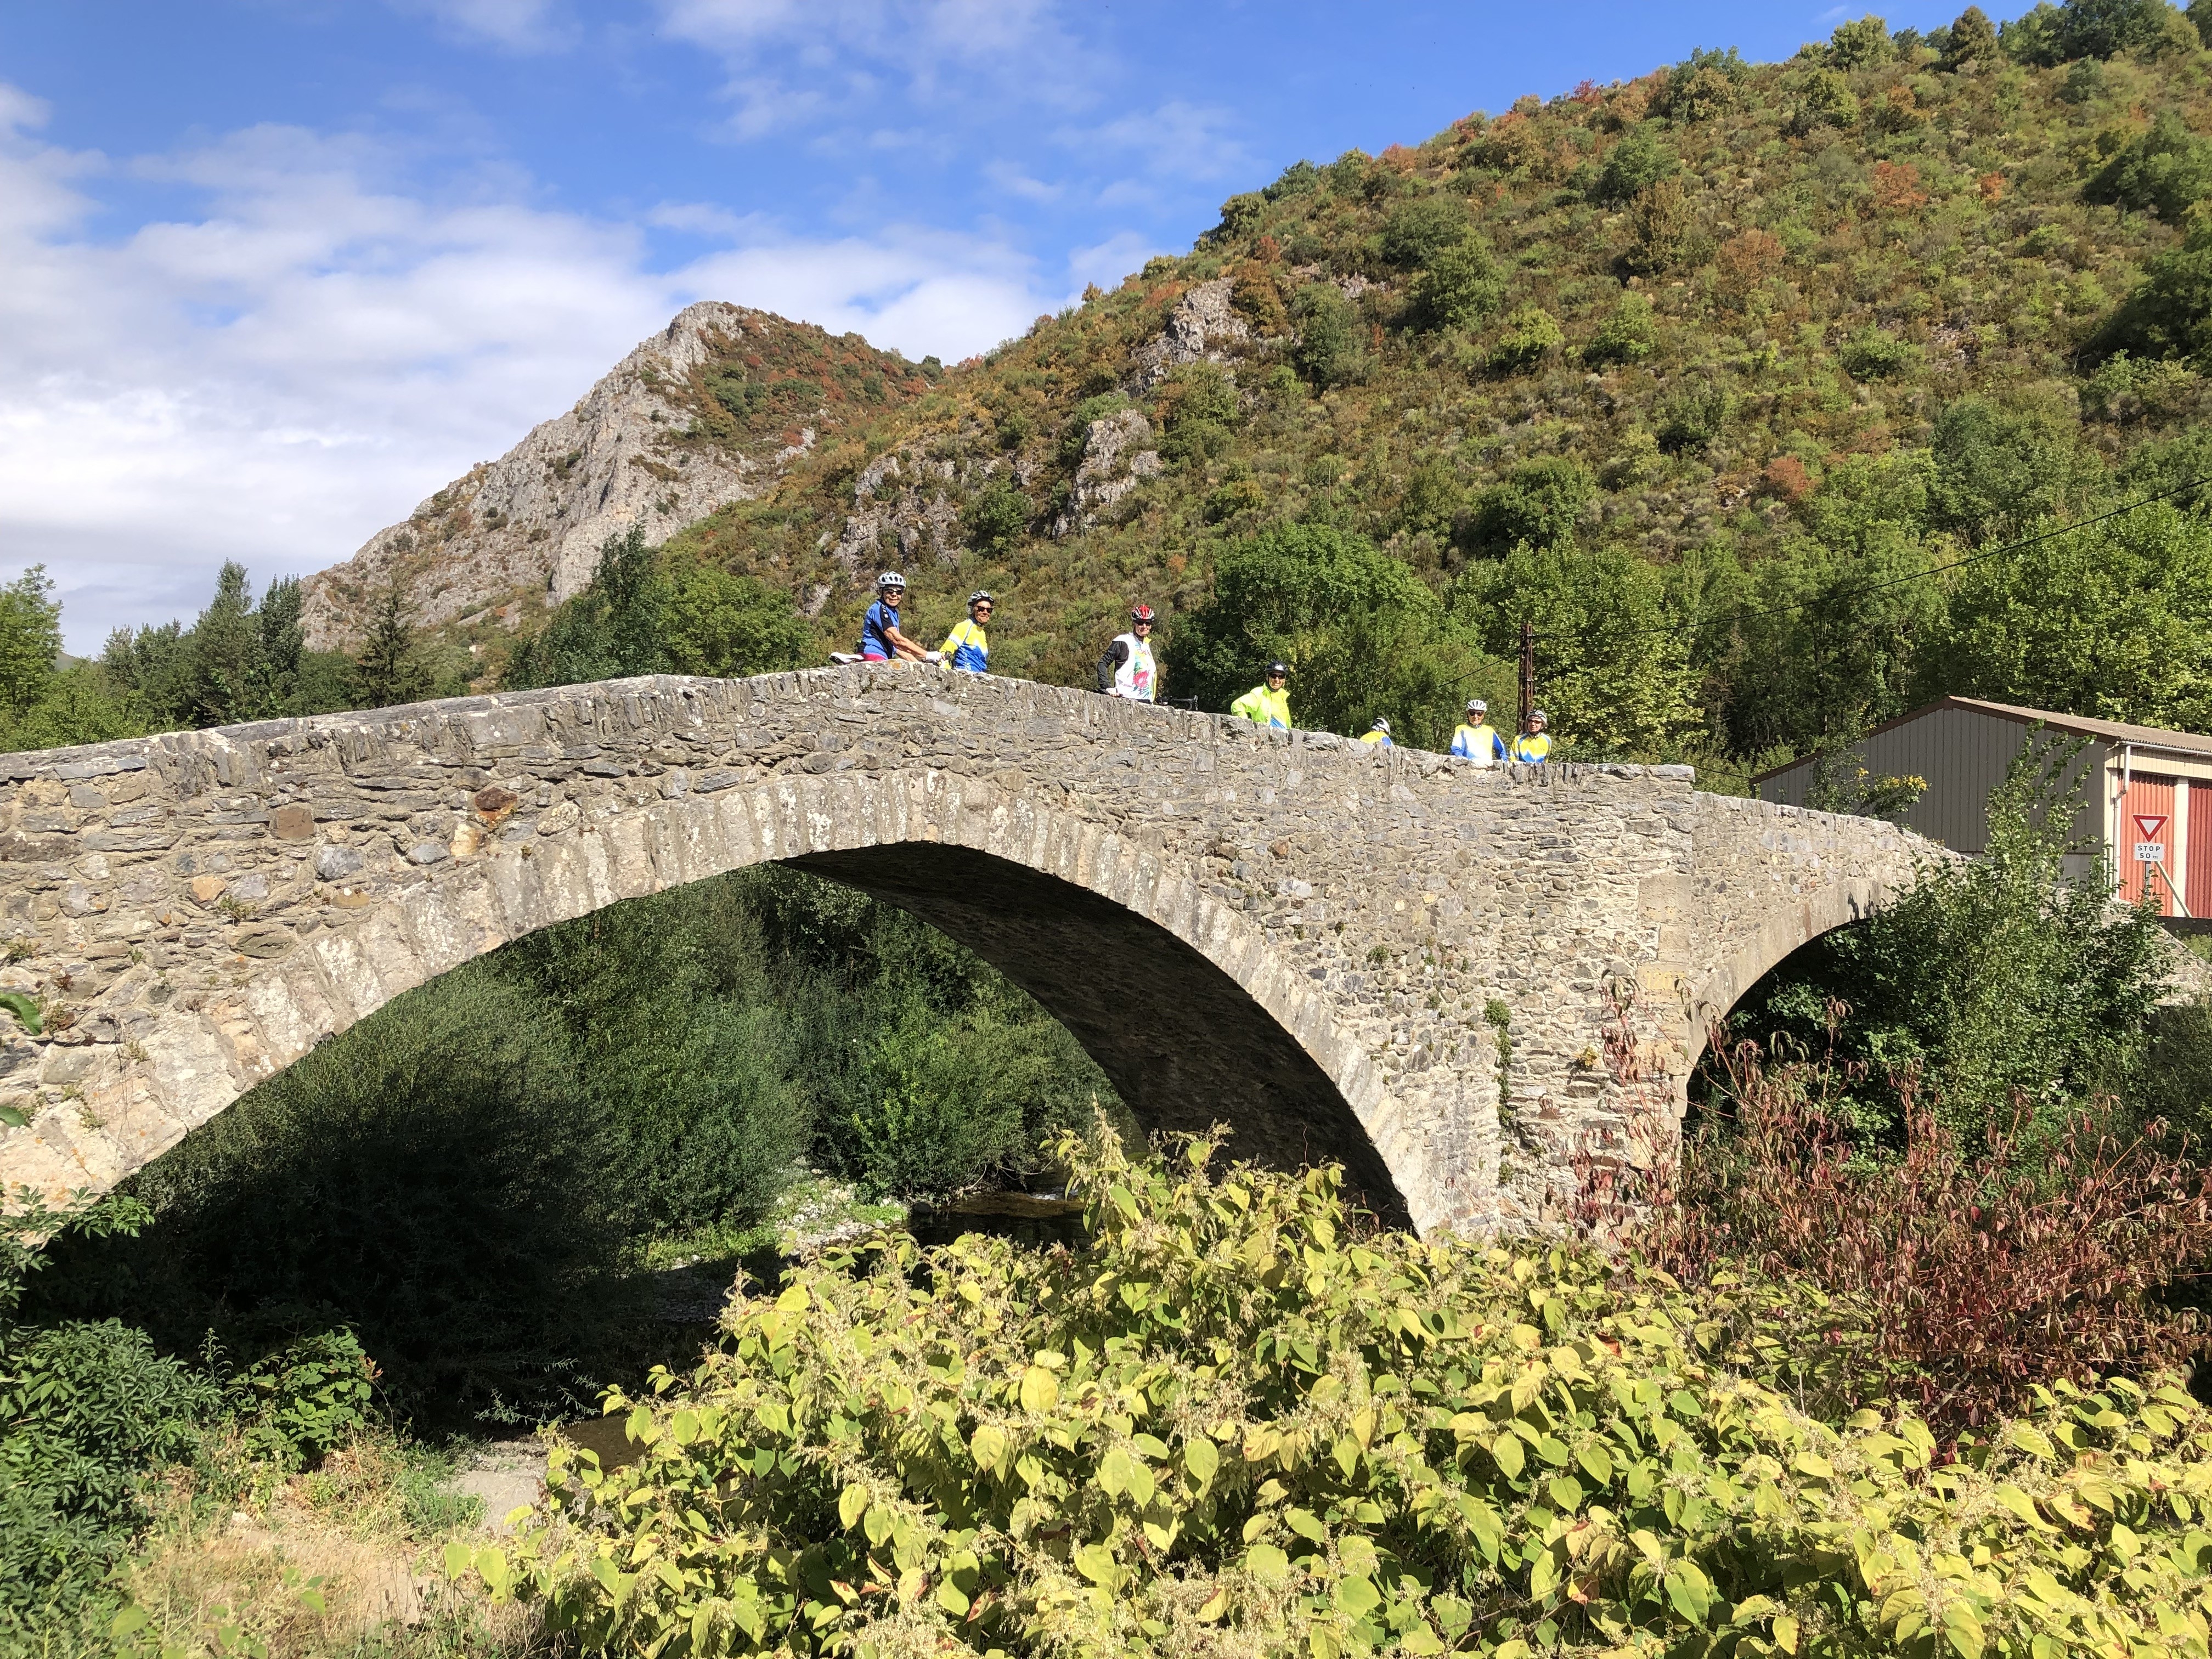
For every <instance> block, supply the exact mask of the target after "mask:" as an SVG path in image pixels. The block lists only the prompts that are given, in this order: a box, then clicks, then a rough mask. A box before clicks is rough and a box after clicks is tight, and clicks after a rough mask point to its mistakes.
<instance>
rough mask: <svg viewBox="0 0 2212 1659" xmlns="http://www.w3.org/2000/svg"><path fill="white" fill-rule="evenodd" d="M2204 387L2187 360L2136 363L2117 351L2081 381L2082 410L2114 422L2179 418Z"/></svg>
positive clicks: (2096, 418)
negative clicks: (2181, 361)
mask: <svg viewBox="0 0 2212 1659" xmlns="http://www.w3.org/2000/svg"><path fill="white" fill-rule="evenodd" d="M2203 387H2204V379H2203V376H2202V375H2201V374H2198V373H2197V371H2196V370H2195V369H2193V368H2190V367H2189V365H2188V364H2186V363H2179V362H2173V361H2172V360H2171V359H2168V360H2166V362H2145V363H2139V362H2136V361H2135V360H2134V359H2132V358H2131V357H2130V356H2128V354H2127V353H2126V352H2124V351H2116V352H2114V353H2113V354H2112V356H2109V357H2107V358H2106V359H2105V361H2104V362H2101V363H2100V364H2099V365H2098V366H2097V369H2096V372H2095V373H2094V374H2091V375H2090V376H2089V378H2088V379H2087V380H2084V381H2083V382H2082V383H2081V414H2082V416H2083V418H2085V419H2087V420H2092V421H2110V422H2113V423H2114V424H2116V425H2124V424H2125V423H2127V422H2131V421H2142V420H2151V421H2172V420H2179V419H2180V418H2181V417H2182V416H2185V415H2187V414H2189V413H2191V411H2192V410H2195V409H2196V407H2197V399H2198V398H2199V396H2200V394H2201V393H2202V392H2203Z"/></svg>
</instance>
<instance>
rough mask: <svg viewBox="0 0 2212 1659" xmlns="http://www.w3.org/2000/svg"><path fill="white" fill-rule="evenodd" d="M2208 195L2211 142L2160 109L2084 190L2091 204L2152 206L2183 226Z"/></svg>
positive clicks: (2211, 180) (2211, 185) (2211, 171)
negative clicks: (2193, 210)
mask: <svg viewBox="0 0 2212 1659" xmlns="http://www.w3.org/2000/svg"><path fill="white" fill-rule="evenodd" d="M2208 192H2212V143H2207V142H2206V141H2205V140H2203V139H2202V138H2199V137H2197V135H2196V134H2195V133H2193V132H2191V131H2190V130H2189V129H2188V128H2187V127H2185V126H2184V125H2182V122H2181V118H2180V117H2179V116H2178V115H2176V114H2175V113H2174V112H2172V110H2170V109H2169V110H2160V112H2158V114H2157V116H2156V117H2155V118H2153V120H2152V122H2151V124H2150V126H2149V127H2148V130H2147V131H2143V132H2141V133H2139V134H2137V135H2136V137H2134V138H2133V139H2131V140H2130V142H2129V143H2127V144H2126V145H2124V147H2123V148H2122V149H2120V150H2119V152H2118V154H2117V155H2114V156H2113V157H2112V160H2111V161H2107V162H2106V163H2105V165H2104V167H2102V168H2101V169H2100V171H2099V172H2098V173H2097V174H2096V175H2095V176H2094V177H2093V178H2092V179H2090V180H2089V182H2088V184H2087V185H2086V186H2084V188H2083V190H2082V194H2083V195H2084V196H2085V197H2087V198H2088V199H2089V200H2090V201H2092V202H2111V203H2114V204H2118V206H2121V207H2124V208H2137V209H2142V208H2148V209H2149V210H2151V211H2152V212H2154V213H2155V214H2157V215H2158V216H2159V217H2160V218H2161V219H2164V220H2165V221H2166V222H2168V223H2169V224H2179V222H2181V221H2182V220H2183V219H2184V218H2185V216H2187V215H2188V212H2189V210H2190V209H2191V207H2192V206H2194V205H2195V204H2197V203H2198V202H2199V201H2202V200H2203V198H2204V197H2205V195H2206V194H2207V193H2208Z"/></svg>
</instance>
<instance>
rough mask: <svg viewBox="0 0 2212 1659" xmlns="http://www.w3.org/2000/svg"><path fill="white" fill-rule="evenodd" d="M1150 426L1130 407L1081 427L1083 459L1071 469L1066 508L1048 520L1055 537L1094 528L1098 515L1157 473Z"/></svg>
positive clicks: (1157, 467)
mask: <svg viewBox="0 0 2212 1659" xmlns="http://www.w3.org/2000/svg"><path fill="white" fill-rule="evenodd" d="M1159 473H1160V453H1159V451H1158V450H1157V449H1154V448H1153V447H1152V422H1150V421H1148V420H1146V418H1145V417H1144V416H1143V414H1142V413H1141V412H1139V410H1133V409H1122V410H1115V412H1114V413H1113V414H1111V415H1105V416H1100V417H1099V418H1098V419H1097V420H1095V421H1093V422H1091V424H1090V426H1089V427H1088V428H1086V429H1085V434H1084V439H1083V460H1082V463H1081V465H1079V466H1077V468H1076V469H1075V485H1074V488H1073V490H1072V491H1071V492H1070V495H1069V497H1068V505H1067V510H1066V512H1065V513H1061V514H1060V516H1059V517H1058V518H1056V519H1054V520H1053V526H1052V533H1053V534H1054V535H1055V536H1066V535H1069V534H1072V533H1073V532H1075V531H1076V530H1078V529H1079V528H1081V527H1082V526H1085V525H1091V524H1096V523H1097V521H1098V515H1099V514H1100V513H1103V512H1104V511H1106V510H1107V509H1108V508H1109V507H1113V506H1114V504H1115V502H1117V501H1120V500H1121V498H1122V497H1123V496H1125V495H1128V494H1129V492H1130V491H1131V490H1133V489H1136V487H1137V486H1138V485H1139V484H1140V483H1143V482H1144V481H1145V480H1146V478H1156V477H1158V476H1159Z"/></svg>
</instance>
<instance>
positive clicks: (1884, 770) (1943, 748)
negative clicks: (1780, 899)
mask: <svg viewBox="0 0 2212 1659" xmlns="http://www.w3.org/2000/svg"><path fill="white" fill-rule="evenodd" d="M2028 735H2029V728H2028V727H2027V726H2025V725H2023V724H2021V722H2020V721H2018V720H2005V719H2003V718H2002V717H2001V716H1998V715H1996V714H1984V713H1982V712H1981V711H1980V710H1978V709H1973V708H1936V709H1931V710H1930V711H1929V713H1927V714H1923V715H1922V716H1921V717H1920V718H1919V719H1918V720H1907V721H1906V722H1905V723H1904V724H1903V725H1901V726H1892V727H1891V728H1890V729H1889V730H1888V731H1887V732H1877V733H1876V734H1875V736H1873V737H1871V738H1868V739H1867V740H1866V741H1865V742H1863V743H1862V744H1857V745H1855V746H1854V747H1853V748H1852V749H1851V750H1848V751H1846V752H1845V753H1844V754H1843V755H1841V756H1839V757H1838V759H1837V762H1836V763H1835V774H1834V775H1835V778H1836V781H1837V782H1838V784H1840V785H1841V786H1842V787H1844V788H1845V789H1846V790H1848V789H1849V788H1850V787H1851V785H1852V782H1853V780H1854V777H1855V775H1856V771H1857V766H1864V767H1865V768H1866V769H1867V770H1868V771H1869V772H1870V773H1872V774H1873V775H1875V776H1876V777H1921V778H1925V779H1927V781H1928V788H1927V791H1926V793H1923V795H1922V796H1921V797H1920V799H1918V800H1917V802H1915V803H1914V804H1913V807H1912V810H1911V811H1910V812H1908V813H1907V814H1906V815H1905V828H1906V829H1911V830H1913V831H1915V832H1916V833H1917V834H1920V835H1923V836H1927V837H1928V838H1929V840H1930V841H1935V842H1942V844H1943V845H1944V846H1946V847H1951V848H1957V849H1958V850H1959V851H1960V852H1961V853H1978V852H1980V851H1981V850H1982V849H1983V848H1984V847H1986V846H1987V845H1988V844H1989V834H1990V815H1989V800H1990V791H1991V790H1993V789H1995V788H1996V787H1997V785H1999V784H2000V783H2002V782H2003V781H2004V775H2005V770H2006V769H2007V768H2008V767H2009V766H2010V765H2011V764H2012V763H2013V760H2014V758H2015V757H2016V756H2017V755H2019V753H2020V751H2021V748H2022V747H2023V746H2024V745H2025V744H2027V739H2028ZM2039 735H2040V736H2041V737H2042V738H2043V739H2044V740H2045V741H2046V742H2047V741H2049V740H2051V738H2052V737H2054V736H2057V737H2058V738H2061V739H2062V740H2063V741H2069V742H2070V741H2072V739H2070V738H2065V737H2064V734H2063V733H2057V734H2054V733H2051V732H2044V733H2041V734H2039ZM2105 754H2106V745H2105V744H2104V743H2102V742H2101V741H2095V742H2091V743H2090V744H2087V745H2086V746H2085V747H2084V748H2083V750H2082V751H2081V755H2080V756H2078V757H2076V758H2075V761H2074V763H2073V764H2072V765H2071V766H2070V767H2069V769H2068V774H2067V775H2068V777H2069V780H2071V779H2073V778H2076V777H2079V776H2080V775H2081V771H2082V769H2083V768H2085V767H2087V768H2092V769H2096V770H2098V771H2100V772H2101V770H2102V769H2103V767H2104V763H2105ZM1855 763H1856V764H1855ZM1814 766H1815V763H1814V762H1813V761H1811V760H1804V761H1800V762H1799V763H1797V764H1796V765H1795V766H1792V767H1791V768H1790V769H1788V770H1787V771H1785V772H1781V773H1778V774H1777V775H1775V776H1773V777H1771V778H1769V779H1767V780H1766V781H1765V782H1764V783H1762V784H1761V785H1759V795H1760V798H1761V799H1765V800H1777V801H1786V802H1788V803H1789V804H1790V805H1793V806H1805V805H1811V803H1810V802H1809V801H1808V799H1806V797H1807V795H1808V793H1810V791H1811V790H1812V788H1813V787H1814V775H1815V774H1814ZM2073 835H2074V836H2075V839H2077V840H2080V839H2084V838H2086V839H2089V840H2093V841H2096V842H2100V843H2101V842H2103V840H2104V836H2105V813H2104V803H2103V801H2102V799H2100V796H2099V792H2098V790H2097V789H2096V787H2094V786H2092V787H2090V788H2089V789H2088V790H2087V793H2086V798H2085V799H2083V801H2082V803H2081V810H2080V811H2077V812H2076V813H2075V817H2074V827H2073Z"/></svg>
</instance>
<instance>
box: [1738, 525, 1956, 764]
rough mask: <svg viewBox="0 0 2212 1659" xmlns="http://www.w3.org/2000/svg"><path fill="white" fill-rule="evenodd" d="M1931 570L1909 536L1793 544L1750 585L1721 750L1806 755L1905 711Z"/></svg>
mask: <svg viewBox="0 0 2212 1659" xmlns="http://www.w3.org/2000/svg"><path fill="white" fill-rule="evenodd" d="M1930 563H1931V561H1930V559H1929V553H1928V550H1927V548H1926V547H1925V546H1924V545H1923V544H1922V543H1921V542H1920V540H1919V539H1918V538H1917V536H1916V535H1915V534H1914V533H1913V528H1912V526H1911V525H1909V524H1903V523H1899V522H1897V521H1895V520H1871V521H1869V522H1867V523H1865V524H1864V525H1863V526H1859V527H1858V528H1857V531H1856V532H1855V533H1853V534H1852V535H1850V537H1849V538H1843V537H1837V538H1835V539H1834V540H1833V541H1832V542H1830V541H1822V540H1820V539H1817V538H1814V537H1811V536H1796V537H1792V538H1790V541H1789V542H1788V543H1787V544H1785V545H1784V550H1783V553H1782V556H1780V557H1779V558H1774V559H1768V560H1765V561H1764V562H1761V563H1759V565H1757V566H1755V567H1754V568H1753V570H1752V571H1751V572H1750V573H1748V574H1747V578H1746V579H1745V580H1744V582H1743V584H1742V586H1741V588H1740V589H1739V590H1737V592H1738V594H1739V598H1740V605H1741V608H1740V609H1739V610H1737V611H1735V614H1734V617H1733V618H1732V620H1731V623H1730V627H1729V640H1728V642H1727V644H1726V646H1725V647H1724V649H1725V651H1726V653H1727V654H1726V658H1725V663H1726V665H1725V667H1724V668H1723V670H1722V671H1721V674H1720V678H1721V679H1722V680H1723V683H1724V684H1725V686H1726V693H1725V696H1726V708H1725V712H1724V715H1723V729H1724V731H1725V732H1726V736H1727V742H1728V746H1729V750H1731V751H1732V752H1734V753H1735V754H1738V755H1743V756H1758V755H1763V754H1765V753H1767V752H1769V751H1771V750H1775V749H1783V750H1789V751H1790V752H1792V753H1796V754H1803V753H1805V752H1807V751H1808V750H1814V749H1817V748H1820V746H1822V745H1823V744H1829V743H1832V742H1837V741H1844V740H1848V739H1850V738H1856V737H1857V736H1858V735H1859V734H1860V733H1861V732H1863V731H1865V730H1866V728H1867V727H1868V726H1872V725H1875V724H1877V723H1878V722H1880V721H1881V720H1887V719H1888V718H1889V717H1890V716H1891V715H1893V714H1901V713H1902V712H1904V710H1905V708H1906V707H1908V706H1909V702H1910V700H1911V693H1912V686H1913V678H1912V677H1913V674H1914V671H1915V665H1916V663H1917V661H1919V660H1920V659H1921V658H1922V657H1923V655H1924V654H1926V653H1927V651H1928V642H1927V636H1928V635H1929V631H1930V630H1931V629H1934V628H1936V626H1937V625H1938V623H1940V621H1941V618H1942V592H1941V590H1940V589H1938V588H1937V587H1936V585H1935V584H1934V583H1933V582H1931V581H1926V580H1917V578H1920V577H1923V576H1924V575H1925V574H1927V572H1928V570H1929V566H1930Z"/></svg>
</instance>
